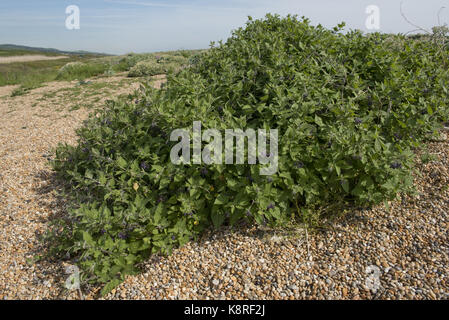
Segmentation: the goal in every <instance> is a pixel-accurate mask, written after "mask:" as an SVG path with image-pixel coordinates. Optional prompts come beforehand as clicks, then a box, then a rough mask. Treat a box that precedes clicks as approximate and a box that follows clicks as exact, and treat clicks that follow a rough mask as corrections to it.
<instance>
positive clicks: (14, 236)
mask: <svg viewBox="0 0 449 320" xmlns="http://www.w3.org/2000/svg"><path fill="white" fill-rule="evenodd" d="M109 81H113V80H109ZM70 85H73V83H61V82H58V83H53V84H50V85H49V86H47V87H45V88H40V89H36V90H33V91H32V92H31V93H29V94H27V95H25V96H19V97H14V98H11V97H0V114H1V115H2V117H1V119H0V146H1V147H0V225H1V227H0V298H1V299H79V298H87V299H97V298H98V291H99V289H100V288H90V287H89V288H83V293H80V292H77V291H74V292H68V291H67V290H65V289H62V288H63V283H64V281H65V279H66V277H67V275H66V274H65V273H64V267H65V266H64V265H63V264H62V263H49V262H37V263H31V261H29V259H30V258H32V257H33V255H35V254H36V253H38V252H39V251H40V250H41V248H40V246H39V241H38V239H37V237H38V235H39V234H40V233H42V232H43V231H44V230H45V229H46V227H47V224H48V221H49V219H50V218H51V216H53V215H57V214H61V213H63V212H64V210H65V203H64V201H63V199H58V198H57V197H56V195H55V189H56V188H57V186H56V185H55V183H54V180H53V175H52V172H51V169H50V168H49V166H48V164H47V158H48V157H49V156H50V150H51V148H53V147H54V146H56V144H57V143H58V142H63V141H64V142H68V143H73V142H74V141H75V135H74V129H75V128H77V127H79V126H80V125H81V123H82V120H84V119H85V118H86V117H87V114H88V112H89V111H88V110H86V109H78V110H72V111H69V109H70V108H69V107H65V108H61V106H60V105H58V103H57V99H55V98H54V99H53V100H51V102H46V100H43V102H40V103H39V104H37V105H36V101H37V100H39V98H40V97H42V96H43V95H44V94H46V93H48V92H51V91H52V90H53V91H54V90H56V89H60V88H61V87H64V86H70ZM126 91H128V92H129V91H132V90H131V87H123V88H120V91H117V93H124V92H126ZM102 101H103V100H100V101H98V102H97V103H99V104H101V103H102ZM57 107H58V108H57ZM428 150H429V152H430V153H432V154H434V155H435V157H436V159H435V160H434V161H430V162H428V163H421V162H419V164H418V168H419V170H418V171H419V173H420V174H419V175H417V177H416V181H415V182H416V185H417V191H418V195H417V196H415V197H408V196H407V197H402V198H401V199H399V200H397V201H394V202H391V203H390V209H386V208H385V207H384V206H383V205H382V206H377V207H374V208H371V209H370V210H356V211H353V212H350V213H348V214H346V215H345V216H344V218H341V219H339V220H337V221H334V222H332V223H331V224H329V226H328V227H327V228H326V229H325V230H323V231H320V232H307V231H305V230H297V232H296V234H295V236H293V237H292V236H288V237H286V236H284V235H283V234H280V233H278V232H277V231H273V230H265V229H262V228H256V227H244V226H242V227H239V228H237V229H235V230H233V231H232V230H230V229H226V228H224V229H221V230H220V231H218V232H209V233H206V234H205V235H204V236H203V237H202V239H201V240H200V241H199V242H196V243H189V244H187V245H186V246H184V247H183V248H179V249H176V250H174V253H173V254H172V255H171V256H169V257H160V256H154V257H153V258H151V259H150V260H148V261H147V262H145V263H144V264H142V269H143V272H142V273H141V274H139V275H137V276H130V277H127V279H126V280H125V282H124V283H122V284H121V285H120V286H119V287H117V288H116V289H115V290H113V291H112V292H111V293H110V294H109V295H107V296H106V297H105V299H448V298H449V280H448V277H449V266H448V262H449V248H448V245H449V241H448V240H449V233H448V229H449V216H448V212H449V209H448V208H449V189H448V186H449V139H448V135H447V134H445V133H443V134H442V138H441V141H438V142H432V143H430V144H429V149H428ZM418 159H419V157H418Z"/></svg>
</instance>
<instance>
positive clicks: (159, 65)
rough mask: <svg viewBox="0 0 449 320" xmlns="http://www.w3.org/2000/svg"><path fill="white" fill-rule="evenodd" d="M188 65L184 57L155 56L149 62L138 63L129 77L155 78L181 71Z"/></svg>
mask: <svg viewBox="0 0 449 320" xmlns="http://www.w3.org/2000/svg"><path fill="white" fill-rule="evenodd" d="M187 64H188V59H187V58H186V57H184V56H183V55H181V54H179V55H177V54H174V55H153V56H152V57H151V58H149V59H147V60H143V61H140V62H138V63H137V64H136V65H135V66H134V67H132V68H131V69H130V70H129V73H128V76H129V77H142V76H154V75H158V74H165V73H171V72H176V71H179V70H181V68H182V67H183V66H186V65H187Z"/></svg>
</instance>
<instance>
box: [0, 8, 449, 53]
mask: <svg viewBox="0 0 449 320" xmlns="http://www.w3.org/2000/svg"><path fill="white" fill-rule="evenodd" d="M400 2H401V1H400V0H312V1H310V0H228V1H224V0H223V1H219V0H165V1H163V0H154V1H152V0H69V1H66V0H39V1H37V0H2V1H1V2H0V43H12V44H22V45H29V46H40V47H53V48H58V49H63V50H89V51H97V52H106V53H114V54H123V53H127V52H152V51H162V50H177V49H199V48H207V47H208V46H209V43H210V42H211V41H217V40H220V39H222V40H226V39H227V38H228V37H229V35H230V32H231V30H232V29H235V28H238V27H240V26H243V25H244V24H245V22H246V20H247V16H248V15H251V16H253V17H254V18H261V17H263V16H264V15H265V14H266V13H268V12H270V13H279V14H281V15H286V14H289V13H291V14H298V15H299V16H303V15H304V16H306V17H308V18H310V19H311V20H312V23H313V24H318V23H321V24H322V25H324V26H327V27H333V26H335V25H337V24H338V23H340V22H341V21H345V22H346V24H347V28H351V29H361V30H364V31H368V30H366V28H365V20H366V18H367V14H366V13H365V8H366V7H367V6H368V5H377V6H378V7H379V9H380V27H381V29H380V31H381V32H407V31H410V30H412V29H413V27H411V26H410V25H408V24H407V22H406V21H405V20H404V19H403V18H402V17H401V15H400V11H399V6H400ZM69 5H77V6H78V7H79V8H80V12H81V14H80V29H79V30H67V29H66V27H65V20H66V17H67V15H66V13H65V9H66V7H67V6H69ZM442 6H446V7H447V8H446V9H444V10H442V11H441V12H440V21H441V23H445V22H448V23H449V0H426V1H422V0H403V11H404V13H406V15H407V17H408V18H409V19H410V20H412V21H413V22H414V23H416V24H418V25H420V26H422V27H424V28H430V27H432V26H434V25H437V23H438V19H437V13H438V11H439V9H440V8H441V7H442Z"/></svg>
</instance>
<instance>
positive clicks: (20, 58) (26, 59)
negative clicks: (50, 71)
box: [0, 54, 68, 63]
mask: <svg viewBox="0 0 449 320" xmlns="http://www.w3.org/2000/svg"><path fill="white" fill-rule="evenodd" d="M66 58H68V57H67V56H55V57H49V56H44V55H38V54H37V55H34V54H33V55H24V56H11V57H0V63H12V62H29V61H38V60H58V59H66Z"/></svg>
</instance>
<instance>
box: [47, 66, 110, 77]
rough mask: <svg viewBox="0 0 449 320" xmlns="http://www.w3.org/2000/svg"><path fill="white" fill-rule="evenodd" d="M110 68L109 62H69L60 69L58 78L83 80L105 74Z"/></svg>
mask: <svg viewBox="0 0 449 320" xmlns="http://www.w3.org/2000/svg"><path fill="white" fill-rule="evenodd" d="M108 69H109V65H108V64H107V63H83V62H69V63H67V64H66V65H64V66H63V67H62V68H61V69H59V72H58V75H57V77H56V80H75V79H77V80H83V79H86V78H89V77H93V76H96V75H99V74H103V73H105V72H106V71H107V70H108Z"/></svg>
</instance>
